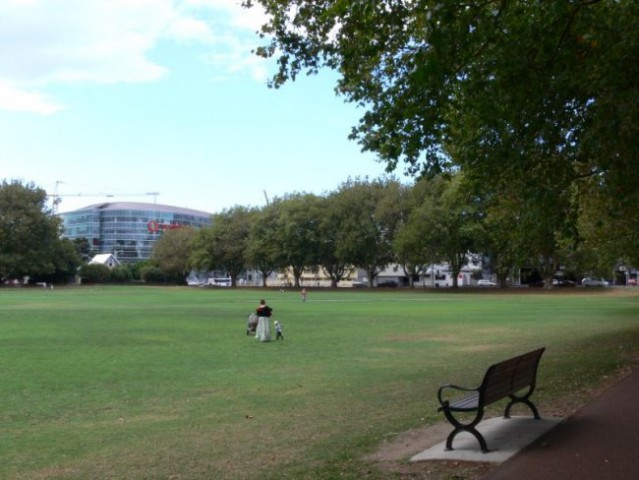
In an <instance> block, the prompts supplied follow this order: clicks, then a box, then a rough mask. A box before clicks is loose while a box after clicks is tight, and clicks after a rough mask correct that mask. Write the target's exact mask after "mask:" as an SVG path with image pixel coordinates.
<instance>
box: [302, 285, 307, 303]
mask: <svg viewBox="0 0 639 480" xmlns="http://www.w3.org/2000/svg"><path fill="white" fill-rule="evenodd" d="M305 301H306V289H305V288H302V302H305Z"/></svg>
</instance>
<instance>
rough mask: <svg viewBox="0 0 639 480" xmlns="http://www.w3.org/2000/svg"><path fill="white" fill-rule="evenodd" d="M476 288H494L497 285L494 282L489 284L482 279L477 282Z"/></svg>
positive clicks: (488, 281)
mask: <svg viewBox="0 0 639 480" xmlns="http://www.w3.org/2000/svg"><path fill="white" fill-rule="evenodd" d="M477 286H478V287H496V286H497V284H496V283H495V282H491V281H490V280H486V279H484V278H482V279H481V280H477Z"/></svg>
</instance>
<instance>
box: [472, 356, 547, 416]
mask: <svg viewBox="0 0 639 480" xmlns="http://www.w3.org/2000/svg"><path fill="white" fill-rule="evenodd" d="M544 350H545V347H542V348H539V349H537V350H533V351H532V352H528V353H524V354H523V355H519V356H517V357H513V358H510V359H508V360H504V361H503V362H499V363H495V364H494V365H491V366H490V367H488V370H487V371H486V375H484V380H483V381H482V384H481V386H480V387H479V402H480V404H482V405H489V404H491V403H493V402H496V401H498V400H501V399H502V398H504V397H507V396H508V395H510V394H513V393H515V392H518V391H519V390H521V389H523V388H526V387H531V388H534V387H535V382H536V378H537V366H538V365H539V360H540V359H541V355H542V354H543V353H544Z"/></svg>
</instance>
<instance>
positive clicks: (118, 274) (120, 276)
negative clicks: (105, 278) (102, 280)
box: [111, 265, 133, 283]
mask: <svg viewBox="0 0 639 480" xmlns="http://www.w3.org/2000/svg"><path fill="white" fill-rule="evenodd" d="M132 279H133V274H132V273H131V269H130V268H129V266H128V265H118V266H117V267H115V268H114V269H113V270H111V281H112V282H118V283H126V282H129V281H131V280H132Z"/></svg>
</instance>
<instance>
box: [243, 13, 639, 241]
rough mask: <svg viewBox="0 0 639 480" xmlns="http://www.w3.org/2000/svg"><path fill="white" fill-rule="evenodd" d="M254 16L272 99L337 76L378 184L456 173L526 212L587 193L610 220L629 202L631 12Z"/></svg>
mask: <svg viewBox="0 0 639 480" xmlns="http://www.w3.org/2000/svg"><path fill="white" fill-rule="evenodd" d="M254 3H259V4H261V5H262V6H263V7H264V8H265V10H266V12H267V14H268V15H269V21H268V23H267V24H266V25H264V26H263V28H262V31H261V34H262V35H263V37H264V38H265V40H266V42H267V43H266V44H265V45H263V46H262V47H261V48H259V49H258V51H257V53H258V54H260V55H262V56H264V57H275V58H277V59H278V66H279V70H278V72H277V73H276V75H275V76H274V77H273V78H272V81H271V85H272V86H275V87H278V86H280V85H282V84H283V83H285V82H286V81H288V80H294V79H295V78H296V77H297V75H298V74H300V73H314V72H316V71H318V70H319V69H320V68H323V67H328V68H331V69H333V70H335V71H337V72H338V74H339V80H338V84H337V87H336V90H337V92H338V93H340V94H342V95H343V96H344V97H345V98H346V99H347V100H348V101H351V102H354V103H357V104H359V105H361V106H362V107H364V108H365V113H364V115H363V116H362V118H361V119H360V121H359V124H358V125H356V126H355V127H354V128H353V130H352V133H351V137H352V138H353V139H356V140H357V141H358V142H359V143H360V144H361V145H362V147H363V149H364V150H370V151H374V152H376V153H377V154H378V155H379V156H380V158H381V159H382V160H384V161H385V162H386V164H387V167H388V170H389V171H393V170H394V169H395V168H396V167H397V166H398V165H400V164H403V165H404V166H405V168H406V171H407V172H408V173H411V174H414V175H421V174H423V173H430V174H433V173H438V172H440V171H442V170H446V169H448V168H451V167H453V168H462V169H464V170H465V171H466V173H467V174H468V178H469V179H470V178H473V177H476V178H477V179H478V180H479V181H480V182H482V183H483V184H484V186H485V188H490V189H492V190H493V192H497V193H499V189H500V187H504V188H506V189H507V190H508V189H510V188H511V187H509V185H511V184H512V183H519V184H521V183H526V184H528V185H529V186H531V187H532V188H528V189H527V192H528V193H529V194H531V195H532V196H533V198H532V199H530V198H528V199H525V200H526V201H527V202H531V201H534V196H536V195H537V192H543V194H544V195H563V194H565V192H566V191H568V190H571V189H573V188H577V189H578V190H579V194H580V195H582V196H583V195H587V196H590V195H591V194H592V191H593V190H595V191H596V193H597V195H598V196H599V197H601V198H606V199H607V202H608V203H610V205H608V211H610V212H611V213H613V214H616V215H618V216H619V217H620V218H623V217H625V216H627V215H626V214H627V213H628V212H629V211H631V210H632V208H634V207H633V205H634V204H636V202H637V200H639V176H638V175H636V172H637V171H638V170H639V158H638V157H637V155H636V152H637V151H639V83H638V79H639V62H638V61H637V59H638V58H639V36H638V35H636V25H637V21H638V20H639V2H637V1H636V0H547V1H539V0H534V1H533V0H528V1H525V0H519V1H516V0H512V1H506V0H467V1H464V2H461V1H453V0H451V1H441V0H358V1H353V0H245V1H244V5H245V6H249V7H250V6H251V5H252V4H254ZM593 179H594V181H593ZM536 187H539V188H536ZM616 228H624V225H619V226H617V227H616Z"/></svg>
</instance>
